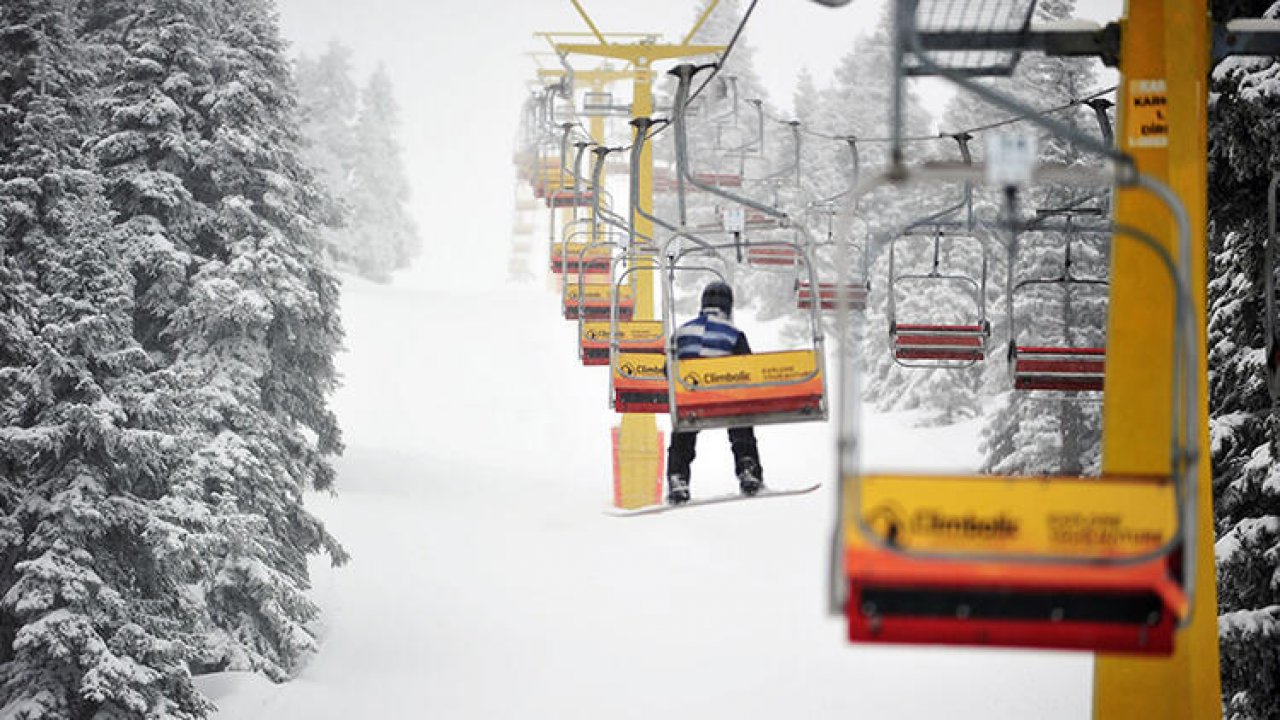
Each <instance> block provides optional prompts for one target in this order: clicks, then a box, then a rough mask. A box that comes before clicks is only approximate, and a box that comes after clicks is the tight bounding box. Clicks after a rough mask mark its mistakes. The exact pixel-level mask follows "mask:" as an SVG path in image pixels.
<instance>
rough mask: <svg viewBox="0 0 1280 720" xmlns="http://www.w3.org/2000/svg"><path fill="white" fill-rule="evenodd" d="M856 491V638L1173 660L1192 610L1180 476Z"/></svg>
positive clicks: (949, 481) (851, 601)
mask: <svg viewBox="0 0 1280 720" xmlns="http://www.w3.org/2000/svg"><path fill="white" fill-rule="evenodd" d="M847 482H849V483H850V485H851V487H850V488H849V492H850V497H851V498H852V499H853V500H854V504H853V505H851V506H850V507H851V508H854V511H853V512H850V513H849V514H848V515H847V516H846V521H845V522H846V526H845V533H844V537H845V554H844V571H845V576H846V578H847V581H848V589H849V591H850V592H849V596H848V603H847V605H846V608H845V610H846V615H847V619H848V632H849V638H850V639H851V640H854V641H863V642H887V643H931V644H944V645H990V646H1001V647H1036V648H1061V649H1075V650H1092V651H1095V652H1128V653H1144V654H1152V655H1168V654H1169V653H1171V652H1172V650H1173V643H1174V632H1175V630H1176V627H1177V625H1178V623H1179V621H1180V620H1181V619H1182V618H1184V617H1185V616H1186V614H1187V612H1188V608H1189V601H1188V597H1187V593H1186V591H1185V589H1184V588H1183V587H1182V585H1181V584H1180V582H1179V580H1178V579H1177V574H1178V567H1177V564H1178V563H1180V558H1179V553H1178V552H1177V548H1178V547H1180V540H1181V536H1180V522H1179V520H1180V506H1179V501H1178V490H1177V488H1176V485H1175V483H1174V482H1173V481H1172V480H1171V478H1170V477H1168V476H1148V477H1140V476H1129V477H1121V476H1109V477H1101V478H1080V477H1004V476H975V477H939V476H874V475H873V476H863V477H861V478H859V479H857V480H848V481H847Z"/></svg>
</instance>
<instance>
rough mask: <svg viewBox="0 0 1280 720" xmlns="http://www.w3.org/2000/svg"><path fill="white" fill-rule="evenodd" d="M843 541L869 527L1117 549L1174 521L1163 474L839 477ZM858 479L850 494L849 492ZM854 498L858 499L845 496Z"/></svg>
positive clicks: (953, 542)
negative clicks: (859, 522) (843, 489)
mask: <svg viewBox="0 0 1280 720" xmlns="http://www.w3.org/2000/svg"><path fill="white" fill-rule="evenodd" d="M845 482H846V483H848V486H847V487H848V488H849V493H848V495H846V497H847V498H848V501H847V502H849V503H850V505H849V507H847V508H846V514H845V517H846V518H849V519H850V520H849V521H848V522H849V525H848V526H847V527H846V528H845V537H846V542H849V543H850V544H855V543H859V542H862V540H861V534H860V531H859V530H858V528H857V527H856V526H854V524H853V520H852V518H854V517H856V515H855V513H857V514H860V515H861V517H862V519H863V523H864V524H865V525H866V526H867V527H869V528H870V529H871V532H872V533H873V534H874V535H875V536H877V537H879V538H881V539H883V540H884V541H885V542H888V543H890V544H892V545H895V546H897V547H900V548H903V549H906V550H921V551H933V552H956V553H959V552H969V553H981V554H996V555H999V554H1005V553H1007V554H1010V555H1037V556H1056V557H1070V558H1123V557H1130V556H1137V555H1142V554H1146V553H1149V552H1151V551H1153V550H1156V549H1158V548H1160V547H1162V546H1164V545H1165V544H1167V543H1169V542H1170V541H1171V540H1172V539H1173V537H1174V535H1175V533H1176V531H1177V526H1178V519H1177V500H1176V497H1175V494H1176V493H1175V489H1174V484H1173V483H1172V482H1171V481H1169V480H1168V479H1166V478H1155V477H1151V478H1143V477H1138V478H1065V477H1064V478H1047V477H1000V476H977V477H940V476H896V475H864V476H862V478H861V482H860V485H856V484H854V481H853V479H851V478H846V481H845ZM859 487H860V493H861V495H860V498H856V497H855V496H854V492H855V488H859ZM859 499H860V504H859V505H855V504H854V503H855V502H857V501H858V500H859Z"/></svg>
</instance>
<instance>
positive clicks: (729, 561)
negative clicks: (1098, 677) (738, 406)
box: [200, 279, 1092, 720]
mask: <svg viewBox="0 0 1280 720" xmlns="http://www.w3.org/2000/svg"><path fill="white" fill-rule="evenodd" d="M426 287H440V284H439V283H433V284H431V285H428V284H426V283H424V282H422V281H417V282H415V281H413V280H412V279H404V280H401V281H400V282H399V283H398V284H396V285H393V286H389V287H387V286H376V285H370V284H367V283H363V282H361V281H358V280H352V279H348V280H347V281H346V284H345V300H344V312H345V322H346V327H347V331H348V338H347V347H348V352H347V353H346V354H345V355H344V356H343V357H342V359H341V367H342V371H343V374H344V376H345V386H344V388H343V389H342V391H341V392H340V393H339V395H338V397H337V399H336V404H337V409H338V412H339V416H340V418H341V421H342V424H343V427H344V430H345V433H346V440H347V444H348V450H347V453H346V455H345V457H344V458H343V459H342V461H341V463H340V468H339V479H338V495H337V497H328V496H317V497H313V498H311V506H312V507H313V508H314V509H315V511H316V512H317V513H318V514H319V515H320V516H322V517H323V518H324V519H325V521H326V522H327V523H328V524H329V527H330V529H331V530H332V531H333V533H334V534H335V535H337V536H338V537H339V538H340V539H341V540H342V541H343V542H344V543H345V545H346V546H347V548H348V549H349V550H350V551H351V554H352V556H353V560H352V562H351V563H350V564H349V565H348V566H346V567H343V568H338V569H331V568H329V567H328V565H327V562H326V561H325V560H323V559H322V560H320V561H318V562H317V563H316V564H315V565H314V577H315V597H316V598H317V600H318V601H319V603H320V605H321V606H322V608H323V610H324V628H323V636H322V646H321V649H320V652H319V653H318V654H317V655H316V656H315V658H314V660H313V661H312V662H311V663H310V664H309V665H308V666H307V667H306V668H305V669H303V671H302V672H301V674H300V675H299V676H298V677H297V678H296V679H295V680H293V681H292V682H289V683H286V684H283V685H272V684H270V683H268V682H266V681H264V680H261V679H259V678H256V677H254V676H250V675H245V674H231V673H229V674H223V675H218V676H211V677H206V678H202V679H201V680H200V684H201V687H202V688H203V689H204V691H205V692H206V693H208V694H209V695H210V696H211V697H212V698H213V699H214V701H215V702H216V703H217V704H218V705H219V706H220V708H221V712H220V714H219V716H218V717H219V718H223V719H225V720H254V719H257V718H261V719H263V720H267V719H271V720H290V719H292V718H297V719H298V720H323V719H325V718H334V719H338V718H341V719H342V720H348V719H351V718H378V719H380V720H384V719H393V718H449V719H455V718H458V719H469V718H484V719H489V718H513V719H514V718H519V719H520V720H528V719H542V718H551V719H561V718H590V719H592V720H598V719H599V718H664V719H678V718H700V719H716V718H733V719H742V718H770V719H775V718H784V717H794V718H835V717H842V718H865V719H870V720H875V719H879V718H893V719H898V718H947V719H948V720H961V719H963V718H981V719H982V720H991V719H993V718H1085V717H1088V716H1089V706H1090V693H1091V682H1092V680H1091V676H1090V673H1091V669H1092V661H1091V659H1090V656H1088V655H1083V654H1071V653H1034V652H1025V651H1020V652H1013V651H961V650H953V649H937V648H923V649H922V648H897V647H853V646H850V645H849V644H848V643H847V642H846V641H845V640H844V637H843V635H844V628H843V623H842V622H841V620H840V619H838V618H832V617H829V616H828V615H826V614H825V608H824V597H825V594H824V593H825V572H826V571H825V567H826V561H827V557H826V554H827V547H828V542H829V534H830V531H831V523H832V517H833V491H834V488H833V483H832V482H831V478H832V475H833V473H834V470H833V462H834V458H833V455H834V454H833V452H832V447H833V442H832V435H831V433H832V429H831V427H830V426H829V425H828V424H818V423H810V424H807V425H802V426H794V427H766V428H761V429H759V431H758V435H759V438H760V445H761V454H762V459H763V464H764V466H765V472H766V480H767V481H770V482H773V483H775V484H778V485H783V484H791V483H795V484H799V483H802V482H805V481H812V480H823V481H826V484H825V485H824V487H823V488H822V489H821V490H820V491H819V492H818V493H814V494H811V495H806V496H802V497H797V498H784V499H777V500H769V501H761V502H749V503H734V504H730V505H722V506H714V507H707V508H700V509H696V510H688V511H684V512H679V513H672V514H668V515H660V516H652V517H645V518H614V517H609V516H607V515H605V514H604V512H602V511H603V510H604V509H605V508H606V507H607V506H608V505H609V502H610V498H611V478H610V475H609V468H610V464H609V447H608V428H609V426H610V425H611V424H613V423H614V422H615V418H614V416H613V415H612V413H611V412H610V411H609V410H608V408H607V404H606V398H605V393H606V379H605V375H604V373H605V370H604V369H602V368H583V367H580V366H579V365H578V364H577V361H576V356H575V343H574V331H575V327H574V326H573V325H572V324H570V323H567V322H565V321H563V320H558V319H557V301H558V297H557V296H556V295H554V294H552V293H550V292H548V291H546V290H545V289H542V288H539V287H533V286H526V287H506V288H501V289H486V290H484V291H483V292H480V293H476V292H474V289H473V290H472V292H464V291H461V290H459V291H441V290H434V291H433V290H428V289H425V288H426ZM865 424H866V426H867V433H868V435H867V438H866V442H865V443H864V448H865V451H866V453H867V456H866V461H867V463H868V464H869V465H881V466H890V465H892V466H902V467H909V466H915V467H920V466H929V467H937V468H962V467H973V466H974V465H975V464H976V462H977V449H976V434H977V431H976V426H975V425H974V424H969V425H965V426H956V427H948V428H932V429H923V430H922V429H912V428H911V427H910V418H909V417H905V416H901V415H868V416H866V418H865ZM699 451H700V452H699V458H698V460H697V461H696V462H695V463H694V482H693V486H694V492H695V494H698V493H712V492H716V491H724V490H728V489H730V488H732V487H733V484H732V483H733V480H732V477H731V472H730V470H731V467H730V466H731V457H730V454H729V449H728V443H727V442H726V441H725V439H724V437H723V433H721V432H719V431H716V432H707V433H703V437H701V438H700V443H699Z"/></svg>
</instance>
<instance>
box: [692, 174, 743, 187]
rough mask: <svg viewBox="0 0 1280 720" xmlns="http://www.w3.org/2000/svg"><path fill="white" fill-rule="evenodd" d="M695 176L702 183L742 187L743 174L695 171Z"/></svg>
mask: <svg viewBox="0 0 1280 720" xmlns="http://www.w3.org/2000/svg"><path fill="white" fill-rule="evenodd" d="M693 177H694V178H695V179H696V180H697V181H698V182H700V183H705V184H707V185H715V186H717V187H732V188H737V187H742V176H741V175H737V174H734V173H694V174H693Z"/></svg>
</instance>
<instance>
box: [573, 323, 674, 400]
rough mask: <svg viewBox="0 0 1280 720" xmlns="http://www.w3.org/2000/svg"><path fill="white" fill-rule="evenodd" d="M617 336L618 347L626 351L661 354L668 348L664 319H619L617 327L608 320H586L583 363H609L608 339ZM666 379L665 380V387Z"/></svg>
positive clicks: (582, 333) (580, 337)
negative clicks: (613, 327) (611, 325)
mask: <svg viewBox="0 0 1280 720" xmlns="http://www.w3.org/2000/svg"><path fill="white" fill-rule="evenodd" d="M615 335H616V336H617V338H618V349H619V351H620V352H624V353H650V354H657V355H661V354H662V353H663V352H664V351H665V350H666V336H665V335H664V334H663V331H662V321H661V320H631V321H624V322H619V323H618V327H617V329H616V330H614V329H611V328H610V323H609V322H608V321H607V320H591V321H588V322H584V323H583V324H582V328H581V330H580V331H579V335H578V348H579V354H580V357H581V359H582V364H583V365H588V366H591V365H608V364H609V343H610V341H611V340H612V339H613V337H614V336H615ZM665 389H666V382H665V381H664V382H663V390H664V391H665Z"/></svg>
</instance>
